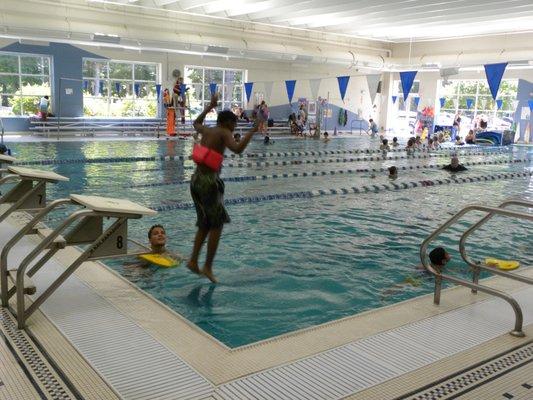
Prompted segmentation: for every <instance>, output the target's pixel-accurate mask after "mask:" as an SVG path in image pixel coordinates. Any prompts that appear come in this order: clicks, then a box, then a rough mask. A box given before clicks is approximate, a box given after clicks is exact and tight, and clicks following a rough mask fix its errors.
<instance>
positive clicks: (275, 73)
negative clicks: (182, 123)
mask: <svg viewBox="0 0 533 400" xmlns="http://www.w3.org/2000/svg"><path fill="white" fill-rule="evenodd" d="M79 47H81V48H84V49H86V50H87V51H91V52H94V53H97V54H99V55H102V56H103V57H107V58H110V59H115V60H128V61H148V62H156V63H160V64H161V83H162V85H163V88H165V87H168V88H171V87H172V86H173V85H174V79H173V78H172V70H174V69H179V70H180V71H181V72H182V73H183V70H184V67H185V65H199V66H209V67H221V68H237V69H245V70H247V71H248V82H254V87H253V90H254V92H264V90H265V89H264V84H263V82H265V81H273V82H274V86H273V89H272V97H271V101H270V105H271V106H277V105H284V104H287V103H288V98H287V91H286V88H285V80H289V79H295V80H296V81H297V82H296V89H295V91H294V100H293V101H297V100H298V98H299V97H306V98H308V99H310V97H311V89H310V87H309V82H308V79H314V78H323V81H322V83H321V86H320V90H319V96H321V97H327V96H328V92H329V99H330V103H331V104H334V105H337V106H339V107H343V108H346V109H348V110H349V111H351V112H353V113H358V112H359V111H360V112H361V116H362V117H363V118H364V119H368V118H370V117H374V118H379V108H378V109H377V112H376V110H373V108H372V104H371V100H370V95H369V92H368V85H367V82H366V77H365V76H364V75H362V73H361V71H359V72H356V70H355V69H349V68H342V67H339V66H338V65H327V64H324V65H317V64H295V63H290V62H281V61H276V62H265V61H258V60H239V59H229V60H227V59H226V58H224V57H208V56H193V55H179V54H168V53H165V54H161V53H155V52H141V53H139V52H136V51H127V50H124V51H120V50H113V49H98V48H94V47H84V46H79ZM373 73H375V72H373ZM342 75H349V76H352V78H350V82H349V84H348V89H347V91H346V96H345V99H344V104H343V102H342V100H341V97H340V92H339V86H338V83H337V78H336V77H337V76H342ZM376 101H377V100H376ZM251 105H252V103H250V106H251ZM374 113H375V114H374Z"/></svg>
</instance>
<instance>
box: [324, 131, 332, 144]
mask: <svg viewBox="0 0 533 400" xmlns="http://www.w3.org/2000/svg"><path fill="white" fill-rule="evenodd" d="M330 140H331V139H330V138H329V135H328V133H327V132H324V143H327V142H329V141H330Z"/></svg>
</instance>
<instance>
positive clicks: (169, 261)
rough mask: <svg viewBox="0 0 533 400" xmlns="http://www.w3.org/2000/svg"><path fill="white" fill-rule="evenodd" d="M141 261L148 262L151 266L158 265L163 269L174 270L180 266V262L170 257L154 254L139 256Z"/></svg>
mask: <svg viewBox="0 0 533 400" xmlns="http://www.w3.org/2000/svg"><path fill="white" fill-rule="evenodd" d="M138 257H139V258H140V259H141V260H144V261H147V262H149V263H150V264H154V265H157V266H158V267H163V268H172V267H177V266H178V265H179V264H180V261H178V260H174V259H173V258H170V257H168V256H164V255H161V254H154V253H146V254H141V255H139V256H138Z"/></svg>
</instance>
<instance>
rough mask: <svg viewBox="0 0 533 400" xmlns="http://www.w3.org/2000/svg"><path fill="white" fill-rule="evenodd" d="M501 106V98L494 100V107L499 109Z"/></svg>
mask: <svg viewBox="0 0 533 400" xmlns="http://www.w3.org/2000/svg"><path fill="white" fill-rule="evenodd" d="M502 106H503V100H501V99H498V100H496V107H498V110H499V109H501V108H502Z"/></svg>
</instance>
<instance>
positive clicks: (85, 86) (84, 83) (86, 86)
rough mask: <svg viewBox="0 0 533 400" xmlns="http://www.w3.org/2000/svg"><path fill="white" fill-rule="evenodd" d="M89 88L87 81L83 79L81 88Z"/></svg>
mask: <svg viewBox="0 0 533 400" xmlns="http://www.w3.org/2000/svg"><path fill="white" fill-rule="evenodd" d="M88 88H89V81H83V90H85V91H87V89H88Z"/></svg>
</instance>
